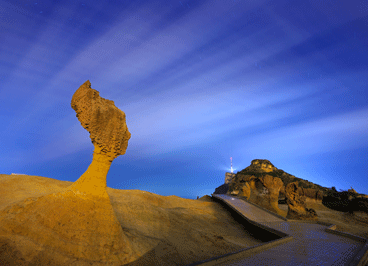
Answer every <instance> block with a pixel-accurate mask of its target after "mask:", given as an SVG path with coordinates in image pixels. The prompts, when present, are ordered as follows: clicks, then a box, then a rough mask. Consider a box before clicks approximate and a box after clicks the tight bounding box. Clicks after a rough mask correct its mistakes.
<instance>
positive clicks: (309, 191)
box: [304, 188, 323, 201]
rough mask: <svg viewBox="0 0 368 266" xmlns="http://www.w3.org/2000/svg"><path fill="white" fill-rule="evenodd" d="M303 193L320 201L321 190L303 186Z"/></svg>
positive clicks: (321, 197) (321, 196)
mask: <svg viewBox="0 0 368 266" xmlns="http://www.w3.org/2000/svg"><path fill="white" fill-rule="evenodd" d="M304 195H305V196H306V197H308V198H310V199H314V200H318V201H322V199H323V192H322V191H321V190H318V189H314V188H304Z"/></svg>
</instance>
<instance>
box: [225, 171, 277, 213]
mask: <svg viewBox="0 0 368 266" xmlns="http://www.w3.org/2000/svg"><path fill="white" fill-rule="evenodd" d="M282 186H283V183H282V181H281V179H280V178H278V177H273V176H270V175H268V174H267V173H265V174H264V175H263V176H259V177H255V176H253V175H251V176H249V175H236V176H235V180H234V182H232V183H230V186H229V191H228V193H227V194H233V195H238V196H242V197H245V198H246V199H247V200H249V201H250V202H253V203H255V204H258V205H260V206H262V207H264V208H266V209H268V210H270V211H273V212H275V213H277V214H280V215H281V213H282V211H281V210H280V209H279V208H278V198H279V191H280V188H281V187H282Z"/></svg>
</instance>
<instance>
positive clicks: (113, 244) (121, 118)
mask: <svg viewBox="0 0 368 266" xmlns="http://www.w3.org/2000/svg"><path fill="white" fill-rule="evenodd" d="M71 105H72V108H73V109H74V110H75V111H76V113H77V117H78V119H79V121H80V122H81V124H82V126H83V127H84V128H85V129H87V130H88V131H89V132H90V137H91V140H92V143H93V144H94V146H95V149H94V152H93V159H92V163H91V164H90V166H89V167H88V169H87V170H86V172H85V173H84V174H83V175H82V176H81V177H80V178H79V179H78V180H77V181H76V182H74V183H73V184H72V185H71V186H69V187H67V188H66V189H65V190H63V191H60V192H57V193H53V194H49V195H44V196H41V197H35V198H27V199H25V200H24V201H22V202H19V203H17V204H16V205H12V206H10V207H8V208H7V209H5V210H3V211H2V214H1V215H0V225H1V230H0V231H4V230H5V231H6V232H8V233H11V234H12V235H17V236H19V237H21V238H22V237H23V238H26V239H28V240H27V241H31V242H32V243H31V242H29V243H28V245H38V249H36V253H37V254H38V253H42V250H44V249H48V250H50V249H52V250H55V253H54V254H53V255H52V257H53V258H54V260H55V262H54V263H51V264H53V265H57V263H56V261H58V260H62V259H61V258H62V257H65V256H66V257H69V258H74V259H76V260H78V259H82V260H90V261H92V262H93V261H99V262H103V263H111V264H112V265H114V264H115V265H121V264H124V263H128V262H130V261H133V260H135V259H136V258H138V257H139V256H140V255H141V254H140V248H139V244H138V243H133V242H131V241H130V240H129V238H128V237H127V236H126V234H125V233H124V232H123V231H122V228H121V225H120V223H119V221H118V219H117V217H116V215H115V212H114V210H113V208H112V205H111V202H110V198H109V196H108V194H107V192H106V175H107V173H108V171H109V168H110V165H111V162H112V160H113V159H114V158H116V157H117V156H119V155H121V154H124V153H125V151H126V149H127V145H128V140H129V138H130V133H129V131H128V128H127V125H126V122H125V114H124V113H123V112H122V111H121V110H119V109H118V108H117V107H115V105H114V102H113V101H109V100H106V99H104V98H101V97H100V96H99V93H98V91H96V90H94V89H92V88H91V83H90V82H89V81H88V80H87V81H86V82H85V83H84V84H83V85H82V86H80V88H79V89H78V90H77V91H76V92H75V93H74V95H73V98H72V102H71ZM141 244H142V245H144V243H141ZM34 256H35V255H34Z"/></svg>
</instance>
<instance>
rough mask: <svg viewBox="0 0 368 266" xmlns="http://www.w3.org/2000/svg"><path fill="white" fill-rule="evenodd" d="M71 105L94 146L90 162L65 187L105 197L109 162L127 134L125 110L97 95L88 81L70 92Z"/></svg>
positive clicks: (122, 151) (121, 149) (124, 143)
mask: <svg viewBox="0 0 368 266" xmlns="http://www.w3.org/2000/svg"><path fill="white" fill-rule="evenodd" d="M71 106H72V108H73V109H74V110H75V112H76V113H77V117H78V120H79V121H80V123H81V125H82V126H83V127H84V128H85V129H86V130H87V131H88V132H89V133H90V138H91V140H92V143H93V145H94V147H95V149H94V151H93V160H92V163H91V165H90V166H89V167H88V169H87V171H86V172H85V173H84V174H83V175H82V176H81V177H80V178H79V179H78V180H77V181H76V182H75V183H74V184H73V185H72V186H71V187H70V188H69V189H70V190H72V191H74V192H76V193H87V194H91V195H95V196H99V197H104V198H108V195H107V193H106V175H107V172H108V171H109V169H110V165H111V163H112V161H113V160H114V159H115V158H116V157H118V156H119V155H122V154H125V151H126V149H127V147H128V140H129V139H130V136H131V134H130V132H129V131H128V127H127V125H126V121H125V113H124V112H123V111H121V110H119V109H118V108H117V107H116V106H115V104H114V102H113V101H110V100H106V99H104V98H102V97H100V95H99V92H98V91H96V90H94V89H92V88H91V83H90V82H89V80H87V81H86V82H85V83H84V84H83V85H82V86H80V87H79V89H78V90H77V91H76V92H75V93H74V95H73V97H72V102H71Z"/></svg>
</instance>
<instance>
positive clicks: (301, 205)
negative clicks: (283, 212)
mask: <svg viewBox="0 0 368 266" xmlns="http://www.w3.org/2000/svg"><path fill="white" fill-rule="evenodd" d="M285 197H286V203H287V205H288V213H287V216H286V218H288V219H294V220H316V219H317V213H316V211H315V210H313V209H308V208H306V203H305V195H304V189H303V188H301V187H298V183H297V182H292V183H289V184H288V185H287V186H286V188H285Z"/></svg>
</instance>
